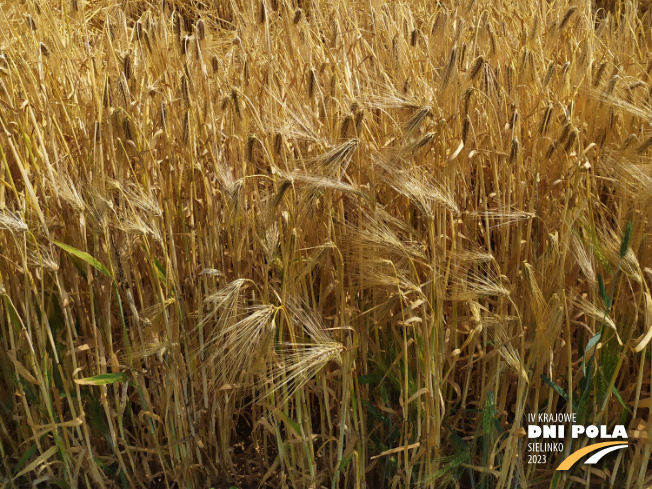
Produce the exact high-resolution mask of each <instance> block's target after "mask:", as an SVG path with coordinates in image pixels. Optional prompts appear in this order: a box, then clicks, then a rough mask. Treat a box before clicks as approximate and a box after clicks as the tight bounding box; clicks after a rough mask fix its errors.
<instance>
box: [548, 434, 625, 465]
mask: <svg viewBox="0 0 652 489" xmlns="http://www.w3.org/2000/svg"><path fill="white" fill-rule="evenodd" d="M612 445H627V442H626V441H605V442H602V443H594V444H593V445H588V446H586V447H584V448H581V449H579V450H577V451H576V452H573V453H571V454H570V455H569V456H568V457H566V459H565V460H564V461H563V462H562V463H561V464H559V467H557V469H556V470H568V469H570V468H571V467H572V466H573V465H575V462H577V461H578V460H579V459H581V458H582V457H583V456H585V455H588V454H589V453H591V452H595V451H596V450H600V449H601V448H604V447H610V446H612Z"/></svg>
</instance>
